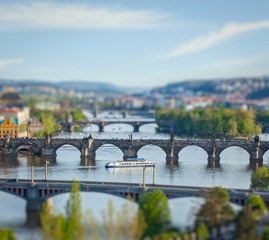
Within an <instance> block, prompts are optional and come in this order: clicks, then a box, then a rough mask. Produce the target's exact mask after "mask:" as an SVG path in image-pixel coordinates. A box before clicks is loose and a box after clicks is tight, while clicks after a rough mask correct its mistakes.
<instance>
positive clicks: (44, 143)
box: [0, 136, 269, 167]
mask: <svg viewBox="0 0 269 240" xmlns="http://www.w3.org/2000/svg"><path fill="white" fill-rule="evenodd" d="M65 144H68V145H72V146H74V147H76V148H77V149H78V150H79V151H80V153H81V158H82V159H85V158H87V159H91V160H94V159H95V156H96V151H97V150H98V149H99V148H100V147H101V146H103V145H106V144H109V145H114V146H115V147H118V148H119V149H120V150H121V151H122V153H123V159H127V158H137V153H138V151H139V150H140V149H141V148H142V147H144V146H147V145H154V146H158V147H160V148H161V149H162V150H163V151H164V152H165V154H166V160H168V161H178V154H179V152H180V151H181V150H182V149H183V148H185V147H187V146H197V147H200V148H202V149H204V150H205V152H206V153H207V155H208V164H209V166H213V167H214V166H218V165H219V162H220V154H221V153H222V151H224V150H225V149H227V148H229V147H233V146H237V147H240V148H243V149H245V150H246V151H247V152H248V153H249V161H250V165H252V166H255V167H258V166H262V164H263V156H264V154H265V153H266V151H268V150H269V142H266V141H213V140H203V141H202V140H199V141H198V140H176V139H174V138H173V137H171V139H166V140H162V139H161V140H160V139H131V138H130V139H93V138H92V137H91V136H89V137H88V138H83V139H78V138H73V139H72V138H47V139H41V138H14V139H0V148H1V155H2V156H16V155H17V152H18V151H20V150H22V149H23V150H27V151H29V152H32V153H34V154H37V155H40V156H41V157H45V158H49V157H50V158H55V159H56V151H57V149H58V148H60V147H61V146H63V145H65Z"/></svg>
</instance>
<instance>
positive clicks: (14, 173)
mask: <svg viewBox="0 0 269 240" xmlns="http://www.w3.org/2000/svg"><path fill="white" fill-rule="evenodd" d="M104 117H106V116H104ZM112 117H114V118H115V117H116V118H117V117H118V116H115V115H114V116H112ZM136 119H137V118H136ZM130 120H131V119H130ZM155 128H156V125H155V124H148V125H145V126H142V127H141V128H140V132H139V133H132V137H133V139H141V138H142V139H145V138H154V139H156V138H158V139H169V138H170V136H169V135H167V134H156V133H155ZM130 132H132V127H131V126H129V125H125V124H113V125H108V126H106V127H105V132H104V133H98V128H97V126H94V125H92V126H89V127H86V128H84V129H83V131H82V132H73V133H71V134H70V133H63V134H62V135H61V136H58V137H71V138H82V137H84V136H88V135H89V134H91V135H92V136H93V138H129V134H130ZM268 137H269V136H267V135H262V136H261V138H262V139H267V138H268ZM138 157H143V158H145V159H148V160H153V161H155V162H156V170H155V171H156V172H155V182H156V183H157V184H171V185H184V186H203V187H213V186H222V187H224V188H238V189H248V188H249V186H250V176H251V173H252V170H251V169H249V154H248V153H247V152H246V151H245V150H244V149H241V148H239V147H230V148H228V149H226V150H224V151H223V152H222V154H221V159H220V164H221V166H220V168H216V169H212V168H207V154H206V152H205V151H204V150H203V149H201V148H199V147H195V146H191V147H186V148H184V149H183V150H182V151H181V152H180V153H179V160H178V164H173V165H171V164H167V163H166V160H165V153H164V151H163V150H162V149H161V148H159V147H156V146H152V145H148V146H145V147H143V148H142V149H140V150H139V152H138ZM122 158H123V153H122V152H121V151H120V150H119V149H118V148H117V147H115V146H113V145H104V146H102V147H101V148H99V149H98V151H97V156H96V160H95V162H89V163H88V165H86V166H85V165H82V164H81V161H80V152H79V151H78V150H77V149H76V148H75V147H72V146H70V145H64V146H62V147H61V148H60V149H58V150H57V158H56V163H55V164H50V165H49V166H48V179H50V180H72V179H76V180H78V181H80V180H83V181H111V182H112V181H113V182H132V183H142V180H143V170H142V168H130V169H126V168H125V169H106V168H105V163H106V162H108V161H115V160H122ZM32 161H33V162H34V165H35V167H34V175H35V179H44V178H45V167H44V165H43V164H41V163H40V159H39V158H38V157H33V156H30V155H24V154H21V153H20V154H19V155H18V157H17V159H16V161H12V162H10V161H9V160H6V159H1V160H0V177H1V178H19V179H30V178H31V163H32ZM268 163H269V151H268V152H267V153H266V154H265V155H264V164H265V165H267V164H268ZM152 173H153V172H152V168H146V183H152V180H153V179H152ZM67 197H68V194H62V195H59V196H57V197H55V198H54V199H53V204H54V205H55V206H56V207H57V208H59V209H62V210H63V208H64V203H65V200H66V199H67ZM82 197H83V208H84V209H86V208H91V209H92V210H93V211H94V213H95V214H96V215H97V216H99V217H100V211H101V209H103V208H105V206H106V203H107V200H108V199H113V201H114V202H115V205H116V206H117V207H118V208H120V206H121V204H122V203H123V202H125V200H124V199H121V198H118V197H115V196H111V195H107V194H100V193H83V194H82ZM0 201H1V205H0V212H2V214H1V215H0V228H1V227H14V228H17V229H18V232H19V233H20V232H21V231H24V230H25V228H21V226H23V224H24V222H25V217H26V216H25V204H26V203H25V201H24V200H21V199H19V198H17V197H14V196H12V195H9V194H7V193H3V192H2V193H1V192H0ZM169 202H170V206H172V207H173V213H172V219H173V222H174V223H175V224H176V225H177V226H180V227H186V226H188V225H191V222H192V221H193V217H194V216H193V214H191V213H190V211H189V210H188V209H191V208H192V207H193V206H194V205H195V206H197V201H195V200H193V199H192V198H185V199H173V200H170V201H169ZM198 202H201V201H200V200H198ZM198 205H199V204H198ZM93 206H94V207H93ZM183 212H184V214H183ZM179 215H181V216H182V217H180V218H179V217H178V216H179ZM27 232H28V233H29V231H27ZM18 236H19V237H20V239H26V238H23V237H22V236H24V235H23V234H22V235H21V234H18ZM28 239H29V236H28Z"/></svg>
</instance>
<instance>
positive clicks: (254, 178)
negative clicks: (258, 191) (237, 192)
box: [250, 167, 269, 189]
mask: <svg viewBox="0 0 269 240" xmlns="http://www.w3.org/2000/svg"><path fill="white" fill-rule="evenodd" d="M250 187H251V188H262V189H269V169H267V168H264V167H260V168H258V169H257V170H256V171H255V172H253V173H252V175H251V186H250Z"/></svg>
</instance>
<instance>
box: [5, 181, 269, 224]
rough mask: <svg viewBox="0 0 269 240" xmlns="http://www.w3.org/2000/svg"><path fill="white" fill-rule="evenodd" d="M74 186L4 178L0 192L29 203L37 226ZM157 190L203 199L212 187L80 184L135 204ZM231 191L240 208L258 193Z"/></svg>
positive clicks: (30, 218)
mask: <svg viewBox="0 0 269 240" xmlns="http://www.w3.org/2000/svg"><path fill="white" fill-rule="evenodd" d="M71 186H72V182H71V181H42V180H36V181H35V182H34V183H33V182H31V181H30V180H17V182H8V179H0V191H3V192H7V193H10V194H13V195H15V196H18V197H20V198H23V199H25V200H26V201H27V207H26V211H27V224H28V225H35V224H37V223H38V222H39V213H40V211H41V209H42V204H43V202H44V201H46V200H47V199H50V198H51V197H54V196H56V195H58V194H62V193H66V192H70V190H71ZM157 189H159V190H162V191H163V192H164V194H165V195H166V196H167V197H168V198H179V197H195V196H196V197H201V196H203V195H204V193H205V192H206V191H208V190H209V189H210V188H203V187H185V186H174V185H156V184H147V185H146V186H145V187H144V186H143V185H142V184H136V183H119V182H118V183H117V182H84V181H82V182H80V190H81V191H84V192H100V193H107V194H112V195H115V196H119V197H124V198H126V196H130V197H132V198H133V199H134V200H135V201H138V197H139V195H142V194H143V193H144V192H150V191H154V190H157ZM227 190H228V193H229V195H230V201H231V202H233V203H236V204H240V205H244V204H245V202H246V200H247V199H248V197H249V195H251V194H255V193H253V192H252V191H250V190H236V189H227ZM259 195H260V196H261V197H262V198H263V199H264V201H265V202H266V203H267V204H268V203H269V192H267V191H266V192H261V193H259Z"/></svg>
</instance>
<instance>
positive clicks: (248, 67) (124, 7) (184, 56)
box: [0, 0, 269, 88]
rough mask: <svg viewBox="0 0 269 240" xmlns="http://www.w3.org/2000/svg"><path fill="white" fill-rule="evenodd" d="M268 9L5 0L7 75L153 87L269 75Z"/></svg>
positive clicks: (0, 41) (1, 62)
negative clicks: (193, 81) (190, 81)
mask: <svg viewBox="0 0 269 240" xmlns="http://www.w3.org/2000/svg"><path fill="white" fill-rule="evenodd" d="M268 9H269V2H268V1H267V0H262V1H259V2H258V3H257V2H253V1H250V0H249V1H243V0H238V1H236V2H234V1H231V0H228V1H225V2H217V1H214V0H206V1H199V2H198V1H194V0H190V1H169V2H168V3H167V2H163V1H160V0H157V1H155V0H147V1H142V0H137V1H132V2H126V1H123V0H118V1H80V2H77V1H74V0H68V1H63V0H59V1H40V0H37V1H31V0H24V1H18V0H15V1H12V2H10V1H7V0H0V78H6V79H14V80H18V79H21V80H23V79H29V80H35V79H37V80H41V81H49V82H58V81H72V80H71V79H78V80H79V81H89V82H100V83H110V84H113V85H116V86H120V87H141V88H150V87H156V86H163V85H166V84H169V83H172V82H179V81H188V80H204V79H206V80H207V79H208V80H211V79H227V78H236V77H256V76H257V77H259V76H268V75H269V68H268V65H269V64H268V63H269V57H268V56H269V54H268V53H269V47H268V42H269V17H268V14H267V10H268ZM42 79H44V80H42ZM69 79H70V80H69Z"/></svg>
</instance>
